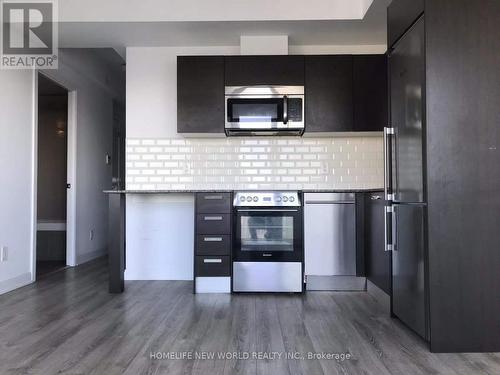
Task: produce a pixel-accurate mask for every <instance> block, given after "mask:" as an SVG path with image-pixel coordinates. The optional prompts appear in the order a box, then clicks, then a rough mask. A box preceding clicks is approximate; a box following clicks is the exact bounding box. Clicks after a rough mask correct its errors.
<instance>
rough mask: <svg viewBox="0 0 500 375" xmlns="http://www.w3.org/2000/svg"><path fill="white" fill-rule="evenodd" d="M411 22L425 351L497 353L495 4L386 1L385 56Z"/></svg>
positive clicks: (498, 76)
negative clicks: (420, 40)
mask: <svg viewBox="0 0 500 375" xmlns="http://www.w3.org/2000/svg"><path fill="white" fill-rule="evenodd" d="M419 7H420V8H419ZM420 17H422V18H420ZM417 18H418V19H419V21H424V25H425V82H424V83H423V87H425V92H422V93H421V95H422V96H423V97H424V98H425V105H424V112H425V131H424V135H425V137H424V143H423V149H424V165H425V168H424V174H423V176H424V195H425V198H426V199H424V201H425V200H426V201H427V209H426V215H425V219H424V222H425V223H424V236H423V237H424V239H425V255H426V256H425V258H426V261H425V262H424V263H425V264H424V267H425V275H426V282H425V285H426V290H427V292H426V298H427V301H428V308H427V310H428V315H429V322H430V327H429V333H430V336H429V337H430V348H431V350H432V351H434V352H498V351H500V251H499V244H500V230H499V228H500V167H499V166H500V131H499V129H500V128H499V124H500V112H499V111H498V103H500V70H499V65H498V62H499V61H500V48H499V46H500V33H498V30H497V26H496V25H498V22H500V2H499V1H496V0H492V1H488V0H486V1H468V0H425V4H424V2H423V1H414V0H393V2H392V3H391V5H390V6H389V12H388V21H389V25H388V43H389V46H390V47H391V48H390V49H389V53H390V52H391V49H392V47H393V46H394V45H395V44H397V42H398V40H399V38H400V37H401V36H402V35H404V33H406V32H407V30H408V29H409V28H410V27H411V26H412V24H414V23H415V22H416V21H417ZM389 61H390V60H389ZM390 69H391V68H390V62H389V70H390ZM408 89H411V88H408ZM390 105H391V106H393V105H395V103H390ZM404 250H405V249H404V248H403V247H400V248H399V249H398V251H399V252H402V251H404Z"/></svg>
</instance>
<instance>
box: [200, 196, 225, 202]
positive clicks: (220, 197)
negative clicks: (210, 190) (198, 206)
mask: <svg viewBox="0 0 500 375" xmlns="http://www.w3.org/2000/svg"><path fill="white" fill-rule="evenodd" d="M204 198H205V200H207V201H209V200H213V201H215V200H219V201H220V200H221V199H222V195H205V197H204Z"/></svg>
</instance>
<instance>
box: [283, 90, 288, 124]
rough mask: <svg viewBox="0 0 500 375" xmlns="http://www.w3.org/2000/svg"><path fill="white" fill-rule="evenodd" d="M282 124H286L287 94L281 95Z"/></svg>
mask: <svg viewBox="0 0 500 375" xmlns="http://www.w3.org/2000/svg"><path fill="white" fill-rule="evenodd" d="M283 124H288V96H286V95H285V96H284V97H283Z"/></svg>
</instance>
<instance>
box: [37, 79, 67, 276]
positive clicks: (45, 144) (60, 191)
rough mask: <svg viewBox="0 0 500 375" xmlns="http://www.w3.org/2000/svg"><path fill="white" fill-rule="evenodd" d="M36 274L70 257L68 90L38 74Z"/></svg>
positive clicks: (56, 267)
mask: <svg viewBox="0 0 500 375" xmlns="http://www.w3.org/2000/svg"><path fill="white" fill-rule="evenodd" d="M37 146H38V147H37V153H38V158H37V159H38V167H37V231H36V277H37V279H38V278H39V277H41V276H44V275H47V274H49V273H52V272H55V271H57V270H60V269H63V268H65V267H66V265H67V259H66V233H67V231H66V228H67V217H66V212H67V188H68V186H67V173H68V172H67V171H68V90H67V89H65V88H64V87H62V86H60V85H59V84H57V83H56V82H54V81H52V80H50V79H49V78H47V77H45V76H44V75H42V74H41V73H39V74H38V145H37Z"/></svg>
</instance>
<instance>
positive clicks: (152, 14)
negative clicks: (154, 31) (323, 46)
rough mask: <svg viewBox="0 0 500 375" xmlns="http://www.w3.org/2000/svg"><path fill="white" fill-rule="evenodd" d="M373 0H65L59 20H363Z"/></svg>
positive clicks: (60, 6)
mask: <svg viewBox="0 0 500 375" xmlns="http://www.w3.org/2000/svg"><path fill="white" fill-rule="evenodd" d="M372 2H373V0H307V1H304V0H168V1H165V0H141V1H140V2H139V1H137V0H106V1H102V0H84V1H82V0H64V1H60V2H59V20H60V21H62V22H190V21H301V20H335V19H337V20H342V19H344V20H345V19H362V18H363V17H364V15H365V13H366V10H367V9H368V8H369V6H370V4H371V3H372Z"/></svg>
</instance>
